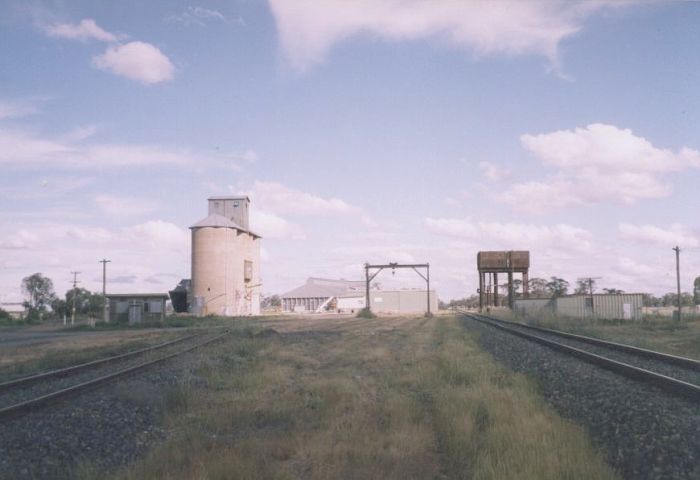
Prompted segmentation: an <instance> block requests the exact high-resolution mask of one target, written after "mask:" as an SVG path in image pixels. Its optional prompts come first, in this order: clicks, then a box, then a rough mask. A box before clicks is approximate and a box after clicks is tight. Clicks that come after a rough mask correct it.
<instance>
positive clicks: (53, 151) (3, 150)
mask: <svg viewBox="0 0 700 480" xmlns="http://www.w3.org/2000/svg"><path fill="white" fill-rule="evenodd" d="M212 160H214V161H216V160H215V159H213V158H209V157H200V156H197V155H194V154H193V153H191V152H189V151H187V150H176V149H171V148H166V147H161V146H158V145H143V144H94V143H93V144H90V143H84V142H80V141H73V140H71V139H70V138H66V137H59V138H42V137H40V136H38V135H37V134H35V133H33V132H30V131H25V130H16V129H15V130H10V129H2V130H0V165H11V166H17V167H21V168H23V169H26V168H28V167H31V166H37V167H38V166H41V167H55V168H56V167H62V168H93V169H99V168H105V167H110V168H113V167H133V166H141V165H158V164H168V165H186V164H194V163H197V162H200V163H201V162H202V161H212Z"/></svg>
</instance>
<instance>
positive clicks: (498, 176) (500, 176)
mask: <svg viewBox="0 0 700 480" xmlns="http://www.w3.org/2000/svg"><path fill="white" fill-rule="evenodd" d="M479 170H481V171H482V172H483V174H484V177H486V178H487V179H488V180H491V181H492V182H499V181H501V180H506V179H507V178H509V177H510V175H511V173H512V172H511V170H510V169H509V168H505V167H501V166H499V165H496V164H495V163H491V162H479Z"/></svg>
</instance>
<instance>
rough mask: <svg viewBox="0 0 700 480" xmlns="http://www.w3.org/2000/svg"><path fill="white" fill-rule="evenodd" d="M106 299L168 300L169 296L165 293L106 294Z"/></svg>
mask: <svg viewBox="0 0 700 480" xmlns="http://www.w3.org/2000/svg"><path fill="white" fill-rule="evenodd" d="M106 296H107V298H153V297H157V298H164V299H166V300H167V299H168V298H170V296H169V295H168V294H167V293H108V294H107V295H106Z"/></svg>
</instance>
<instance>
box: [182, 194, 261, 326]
mask: <svg viewBox="0 0 700 480" xmlns="http://www.w3.org/2000/svg"><path fill="white" fill-rule="evenodd" d="M208 202H209V215H208V216H207V217H206V218H205V219H203V220H201V221H199V222H197V223H195V224H194V225H192V226H191V227H190V229H191V230H192V287H191V288H192V290H191V292H192V293H191V299H190V308H191V311H192V313H194V314H197V315H212V314H213V315H224V316H238V315H259V314H260V286H261V284H260V242H261V237H260V235H257V234H256V233H254V232H252V231H251V230H250V228H249V224H248V213H249V212H248V210H249V206H250V199H249V198H248V197H247V196H225V197H211V198H209V199H208Z"/></svg>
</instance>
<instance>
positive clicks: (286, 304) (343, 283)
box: [282, 277, 365, 312]
mask: <svg viewBox="0 0 700 480" xmlns="http://www.w3.org/2000/svg"><path fill="white" fill-rule="evenodd" d="M364 291H365V282H364V281H363V280H342V279H341V280H332V279H328V278H314V277H311V278H308V279H307V280H306V283H305V284H304V285H302V286H300V287H297V288H295V289H294V290H291V291H289V292H287V293H285V294H284V295H282V311H284V312H322V311H325V310H335V308H336V302H337V299H338V297H344V296H348V295H354V296H356V294H358V293H359V294H360V295H364V293H363V292H364Z"/></svg>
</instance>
